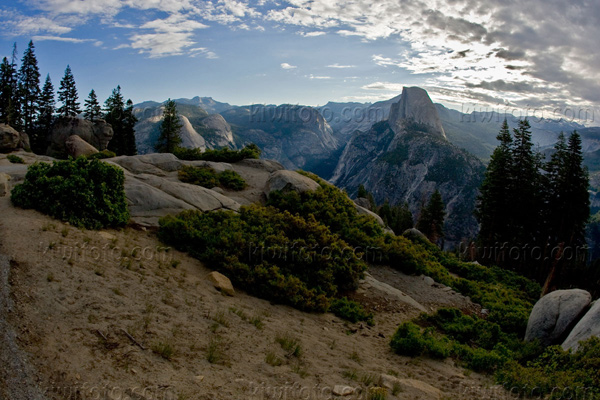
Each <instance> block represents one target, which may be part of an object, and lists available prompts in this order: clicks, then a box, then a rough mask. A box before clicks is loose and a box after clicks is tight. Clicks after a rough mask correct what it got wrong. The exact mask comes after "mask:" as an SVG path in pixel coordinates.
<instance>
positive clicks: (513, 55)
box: [496, 49, 525, 61]
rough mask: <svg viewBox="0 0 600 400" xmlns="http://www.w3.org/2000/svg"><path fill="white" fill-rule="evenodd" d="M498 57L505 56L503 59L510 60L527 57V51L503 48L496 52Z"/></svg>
mask: <svg viewBox="0 0 600 400" xmlns="http://www.w3.org/2000/svg"><path fill="white" fill-rule="evenodd" d="M496 57H498V58H503V59H505V60H509V61H513V60H521V59H523V58H524V57H525V52H524V51H522V50H517V51H509V50H504V49H502V50H499V51H498V52H497V53H496Z"/></svg>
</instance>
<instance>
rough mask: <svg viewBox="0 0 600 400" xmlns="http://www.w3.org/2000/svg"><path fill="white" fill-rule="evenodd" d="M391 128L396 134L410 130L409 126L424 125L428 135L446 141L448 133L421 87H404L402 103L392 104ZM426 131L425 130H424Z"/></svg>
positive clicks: (401, 97)
mask: <svg viewBox="0 0 600 400" xmlns="http://www.w3.org/2000/svg"><path fill="white" fill-rule="evenodd" d="M389 123H390V127H391V128H392V130H393V131H394V132H396V134H402V133H404V132H406V131H407V130H410V128H409V127H408V125H410V124H416V125H424V126H425V127H427V129H426V130H427V133H429V134H430V135H435V136H438V137H441V138H443V139H446V133H445V132H444V127H443V126H442V121H441V120H440V117H439V115H438V112H437V109H436V107H435V105H434V104H433V102H432V101H431V99H430V98H429V94H427V92H426V91H425V90H424V89H421V88H419V87H404V88H403V89H402V95H401V96H400V101H399V102H397V103H394V104H392V107H391V108H390V116H389ZM424 130H425V129H424Z"/></svg>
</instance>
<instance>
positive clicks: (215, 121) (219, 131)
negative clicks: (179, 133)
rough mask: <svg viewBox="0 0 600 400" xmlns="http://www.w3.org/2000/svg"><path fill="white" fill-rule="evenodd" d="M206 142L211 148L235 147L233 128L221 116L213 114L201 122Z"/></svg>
mask: <svg viewBox="0 0 600 400" xmlns="http://www.w3.org/2000/svg"><path fill="white" fill-rule="evenodd" d="M201 123H202V125H203V126H204V128H205V129H203V133H204V134H203V137H204V140H205V141H206V142H207V143H208V146H209V147H210V148H213V149H215V148H221V147H235V141H234V139H233V132H232V131H231V126H229V124H228V123H227V121H225V118H223V117H222V116H221V115H220V114H212V115H209V116H208V117H206V118H204V119H203V120H202V121H201Z"/></svg>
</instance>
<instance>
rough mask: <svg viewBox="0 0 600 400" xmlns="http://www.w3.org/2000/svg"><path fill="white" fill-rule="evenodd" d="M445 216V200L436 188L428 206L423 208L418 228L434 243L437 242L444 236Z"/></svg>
mask: <svg viewBox="0 0 600 400" xmlns="http://www.w3.org/2000/svg"><path fill="white" fill-rule="evenodd" d="M445 216H446V211H445V205H444V201H443V200H442V195H441V193H440V192H439V191H438V190H437V189H436V190H435V192H433V194H432V195H431V197H430V198H429V202H428V203H427V206H425V207H422V208H421V215H420V216H419V221H418V222H417V229H418V230H420V231H421V232H423V234H424V235H425V236H427V238H428V239H429V240H430V241H431V242H432V243H437V242H438V240H439V239H442V238H443V237H444V217H445Z"/></svg>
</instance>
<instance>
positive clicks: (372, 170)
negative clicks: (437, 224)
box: [331, 88, 485, 244]
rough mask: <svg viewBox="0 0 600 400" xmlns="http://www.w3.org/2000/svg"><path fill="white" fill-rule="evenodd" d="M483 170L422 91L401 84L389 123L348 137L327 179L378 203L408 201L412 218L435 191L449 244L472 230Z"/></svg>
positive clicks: (474, 227)
mask: <svg viewBox="0 0 600 400" xmlns="http://www.w3.org/2000/svg"><path fill="white" fill-rule="evenodd" d="M484 170H485V168H484V166H483V164H482V163H481V162H480V161H479V160H478V159H477V158H476V157H474V156H472V155H470V154H468V153H467V152H465V151H463V150H461V149H459V148H457V147H455V146H454V145H452V144H451V143H449V142H448V141H447V140H446V138H445V134H444V130H443V128H442V127H441V123H440V119H439V116H438V114H437V110H436V108H435V106H434V105H433V103H432V102H431V99H429V96H428V95H427V92H425V91H424V90H422V89H419V88H405V89H404V91H403V94H402V98H401V99H400V100H399V101H398V102H397V103H395V104H393V105H392V111H391V112H390V120H389V121H382V122H379V123H376V124H375V125H373V126H372V127H371V129H370V130H369V131H367V132H364V133H363V132H357V133H355V134H354V135H353V136H352V138H351V139H350V141H349V142H348V145H347V146H346V148H345V149H344V152H343V153H342V156H341V158H340V160H339V162H338V164H337V167H336V169H335V171H334V174H333V177H332V179H331V181H332V183H334V184H335V185H336V186H338V187H342V188H346V189H347V190H348V192H349V193H350V194H351V195H354V194H355V193H356V191H357V189H358V186H359V185H361V184H362V185H364V186H365V188H366V189H367V190H368V191H370V192H371V193H373V196H374V197H375V200H376V201H377V202H378V203H379V204H381V203H383V202H384V201H385V200H386V199H388V200H389V201H390V203H391V204H401V203H404V202H408V205H409V208H410V210H411V212H412V213H413V216H414V217H415V219H416V218H417V217H418V215H419V211H420V208H421V206H422V205H423V204H424V203H425V202H426V201H427V200H428V199H429V197H430V196H431V194H432V193H433V192H434V191H435V189H438V190H439V191H440V193H441V194H442V198H443V200H444V203H445V204H446V215H447V216H446V224H445V231H446V239H447V242H448V244H454V243H456V242H457V241H458V240H460V239H461V238H463V237H474V236H475V234H476V233H477V229H478V225H477V221H476V220H475V217H474V216H473V210H474V207H475V200H476V197H477V193H478V188H479V186H480V185H481V182H482V179H483V172H484Z"/></svg>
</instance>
